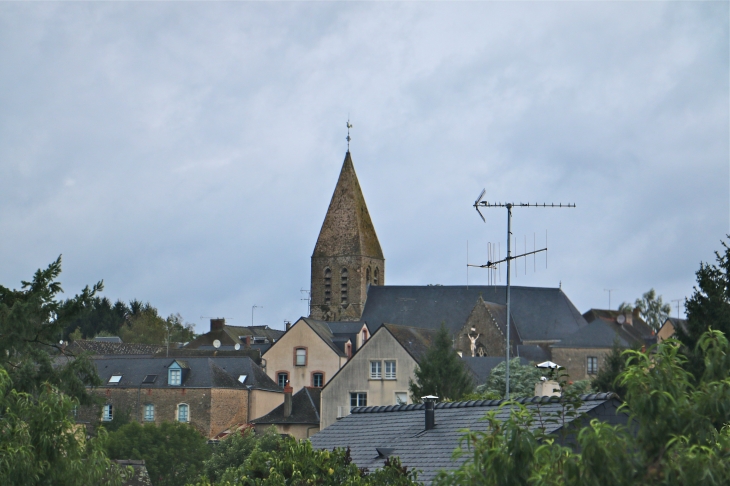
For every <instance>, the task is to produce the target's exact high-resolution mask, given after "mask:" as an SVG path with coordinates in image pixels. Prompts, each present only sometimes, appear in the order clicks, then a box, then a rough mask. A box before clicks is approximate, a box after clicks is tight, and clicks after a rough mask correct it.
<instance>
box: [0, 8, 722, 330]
mask: <svg viewBox="0 0 730 486" xmlns="http://www.w3.org/2000/svg"><path fill="white" fill-rule="evenodd" d="M728 25H730V22H729V11H728V3H727V2H658V1H656V2H537V3H531V2H512V3H503V2H151V3H143V2H49V3H44V2H30V3H26V2H22V3H21V2H2V3H0V66H2V68H1V69H0V284H2V285H4V286H7V287H11V288H18V287H20V281H21V280H29V279H30V278H31V276H32V274H33V272H34V271H35V270H36V269H38V268H41V267H45V266H47V265H48V264H49V263H50V262H51V261H53V260H54V259H55V258H56V257H58V255H60V254H62V255H63V273H62V275H61V278H60V281H61V282H62V283H63V287H64V290H65V292H66V293H65V296H66V297H70V296H72V295H74V294H76V293H77V292H79V291H80V290H81V289H82V288H83V287H84V286H85V285H90V284H93V283H95V282H97V281H98V280H101V279H103V280H104V285H105V290H104V293H103V295H105V296H107V297H109V298H110V299H111V300H112V301H116V300H117V299H121V300H124V301H128V300H130V299H139V300H143V301H149V302H150V303H151V304H152V305H153V306H155V307H157V308H158V309H159V312H160V313H161V314H162V315H168V314H170V313H178V312H179V313H180V314H182V316H183V317H184V318H185V319H186V320H187V321H188V322H190V323H193V324H195V325H196V326H197V329H198V331H199V332H203V331H207V329H208V318H210V317H226V318H227V319H228V320H229V323H230V324H234V325H250V324H251V323H252V319H253V323H254V324H255V325H263V324H266V325H269V326H271V327H275V328H282V327H283V325H284V321H287V320H288V321H294V320H296V319H297V318H298V317H299V316H301V315H306V313H307V302H306V300H302V299H306V289H307V288H308V287H309V279H310V275H309V272H310V257H311V254H312V251H313V249H314V245H315V242H316V239H317V235H318V233H319V230H320V227H321V224H322V221H323V219H324V215H325V213H326V211H327V206H328V204H329V200H330V198H331V195H332V191H333V190H334V186H335V183H336V181H337V177H338V175H339V170H340V168H341V165H342V161H343V159H344V156H345V152H346V150H347V142H346V140H345V137H346V136H347V129H346V122H347V120H348V117H349V120H350V122H351V123H352V125H353V128H352V130H351V137H352V142H351V145H350V150H351V153H352V158H353V161H354V165H355V169H356V171H357V174H358V177H359V180H360V185H361V187H362V189H363V193H364V195H365V198H366V201H367V204H368V208H369V211H370V214H371V217H372V220H373V223H374V225H375V228H376V230H377V233H378V237H379V239H380V243H381V246H382V248H383V252H384V254H385V258H386V279H385V283H386V285H387V284H390V285H426V284H442V285H464V284H466V282H467V267H466V263H467V245H468V248H469V253H468V261H469V262H470V263H475V264H480V263H484V262H486V260H487V259H488V257H489V255H488V248H489V247H490V245H495V246H496V247H497V248H498V249H499V251H500V252H501V255H502V256H504V253H505V246H506V223H507V217H506V211H505V210H504V209H502V208H490V209H484V210H483V213H484V216H485V218H486V223H484V222H482V220H481V219H480V218H479V216H478V215H477V213H476V211H475V210H474V208H473V207H472V206H473V204H474V201H475V199H476V198H477V196H478V195H479V193H480V192H481V190H482V189H486V194H485V200H487V201H490V202H524V201H531V202H540V203H542V202H547V203H550V202H555V203H559V202H562V203H575V204H576V208H570V209H566V208H562V209H551V208H545V209H543V208H539V209H538V208H516V209H514V211H513V219H512V230H513V234H514V236H515V238H516V240H517V248H518V251H520V252H523V251H524V249H525V246H527V250H528V251H530V250H532V249H533V244H534V245H536V246H537V247H538V248H539V247H542V246H545V240H546V233H547V243H548V245H547V246H548V248H549V250H548V255H547V266H546V261H545V257H544V254H541V255H540V256H538V257H536V258H535V259H534V261H533V260H532V258H530V259H528V260H527V261H526V262H525V261H521V262H518V263H517V265H518V266H517V270H516V272H515V273H514V275H513V279H512V283H513V284H514V285H528V286H541V287H558V286H562V288H563V290H564V292H565V293H566V294H567V295H568V297H569V298H570V299H571V300H572V302H573V303H574V304H575V305H576V307H577V308H578V309H579V310H580V311H581V312H585V311H587V310H589V309H590V308H607V307H608V305H609V301H608V300H609V292H607V291H606V290H605V289H613V290H612V292H611V307H612V308H614V309H615V308H616V307H617V306H618V304H619V303H621V302H622V301H629V302H632V301H633V300H635V299H636V298H637V297H640V296H641V294H642V293H643V292H645V291H647V290H649V289H650V288H654V289H656V291H657V292H658V293H659V294H661V295H662V296H663V298H664V300H665V301H666V302H670V301H671V300H673V299H684V298H685V297H689V296H691V294H692V292H693V286H694V284H695V272H696V271H697V269H698V268H699V265H700V262H714V258H715V257H714V252H715V251H716V250H719V249H721V241H723V239H725V236H726V234H728V233H730V155H729V154H730V99H729V96H728V95H729V93H730V89H729V79H730V75H729V73H730V65H729V62H728V60H729V58H730V53H729V48H728V46H729V45H730V37H729V33H728V32H729V29H728ZM525 242H526V243H525ZM525 263H526V265H525ZM492 278H494V279H495V282H496V283H502V284H504V282H505V273H504V268H503V269H502V272H501V275H499V276H498V275H494V276H493V277H492ZM468 279H469V283H470V284H472V285H476V284H487V283H489V281H490V280H489V279H490V276H489V274H488V272H487V271H486V270H482V269H478V268H472V269H470V270H469V271H468ZM672 305H673V306H676V303H672ZM253 306H257V307H256V308H255V309H254V308H253ZM679 311H680V314H683V312H684V309H683V307H682V306H680V309H679ZM672 315H677V309H676V307H674V309H673V311H672ZM252 316H253V317H252Z"/></svg>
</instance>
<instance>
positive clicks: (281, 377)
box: [276, 372, 289, 388]
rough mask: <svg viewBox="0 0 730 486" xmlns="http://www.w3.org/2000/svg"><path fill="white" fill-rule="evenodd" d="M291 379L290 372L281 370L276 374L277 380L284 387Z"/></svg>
mask: <svg viewBox="0 0 730 486" xmlns="http://www.w3.org/2000/svg"><path fill="white" fill-rule="evenodd" d="M288 381H289V373H286V372H280V373H278V374H277V375H276V382H277V383H278V384H279V386H280V387H282V388H284V387H285V386H286V384H287V382H288Z"/></svg>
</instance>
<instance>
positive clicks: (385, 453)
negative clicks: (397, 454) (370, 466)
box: [375, 447, 395, 459]
mask: <svg viewBox="0 0 730 486" xmlns="http://www.w3.org/2000/svg"><path fill="white" fill-rule="evenodd" d="M375 450H376V451H378V457H379V458H382V459H387V458H388V457H390V455H391V454H392V453H393V452H394V451H395V449H394V448H392V447H376V448H375Z"/></svg>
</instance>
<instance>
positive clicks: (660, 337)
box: [656, 319, 674, 343]
mask: <svg viewBox="0 0 730 486" xmlns="http://www.w3.org/2000/svg"><path fill="white" fill-rule="evenodd" d="M673 336H674V326H673V325H672V323H671V322H670V321H669V319H667V320H666V321H665V322H664V325H663V326H662V327H661V329H659V332H658V333H656V339H657V343H660V342H662V341H664V340H665V339H669V338H670V337H673Z"/></svg>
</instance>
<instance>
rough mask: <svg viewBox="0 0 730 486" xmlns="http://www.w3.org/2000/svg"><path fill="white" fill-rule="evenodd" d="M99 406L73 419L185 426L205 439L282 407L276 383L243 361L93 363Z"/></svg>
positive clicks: (106, 359) (100, 360) (131, 359)
mask: <svg viewBox="0 0 730 486" xmlns="http://www.w3.org/2000/svg"><path fill="white" fill-rule="evenodd" d="M93 361H94V364H95V365H96V368H97V372H98V374H99V377H100V378H101V379H102V382H103V385H101V386H100V387H98V388H96V389H94V390H93V393H95V394H97V395H99V396H101V397H102V398H103V404H102V405H101V407H98V406H94V407H82V408H81V409H80V410H79V411H78V413H77V420H78V421H79V422H85V423H90V424H95V423H97V422H98V421H99V420H101V422H110V421H113V420H114V419H115V417H120V416H122V415H127V414H128V415H129V417H130V418H131V419H132V420H136V421H138V422H140V423H157V424H159V423H161V422H164V421H168V422H170V421H178V422H185V423H189V424H190V425H192V426H193V427H195V428H196V429H197V430H198V431H199V432H200V433H201V434H203V435H204V436H206V437H214V436H215V435H216V434H218V433H219V432H220V431H222V430H224V429H226V428H228V427H230V426H231V425H233V424H236V423H241V422H243V423H246V422H249V421H250V420H251V419H253V418H254V417H258V416H261V415H264V414H266V413H268V412H269V411H271V410H272V409H273V408H275V407H276V406H277V405H279V404H280V403H282V401H283V398H284V394H283V390H281V389H280V388H279V387H278V386H277V384H276V383H274V382H273V381H272V380H271V379H270V378H269V377H268V376H267V375H266V373H265V372H264V371H263V370H262V369H261V368H260V367H259V366H258V365H256V363H254V362H253V361H252V360H251V359H250V358H248V357H185V358H162V357H158V358H148V357H142V358H139V357H121V356H108V357H101V358H95V359H94V360H93Z"/></svg>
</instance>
